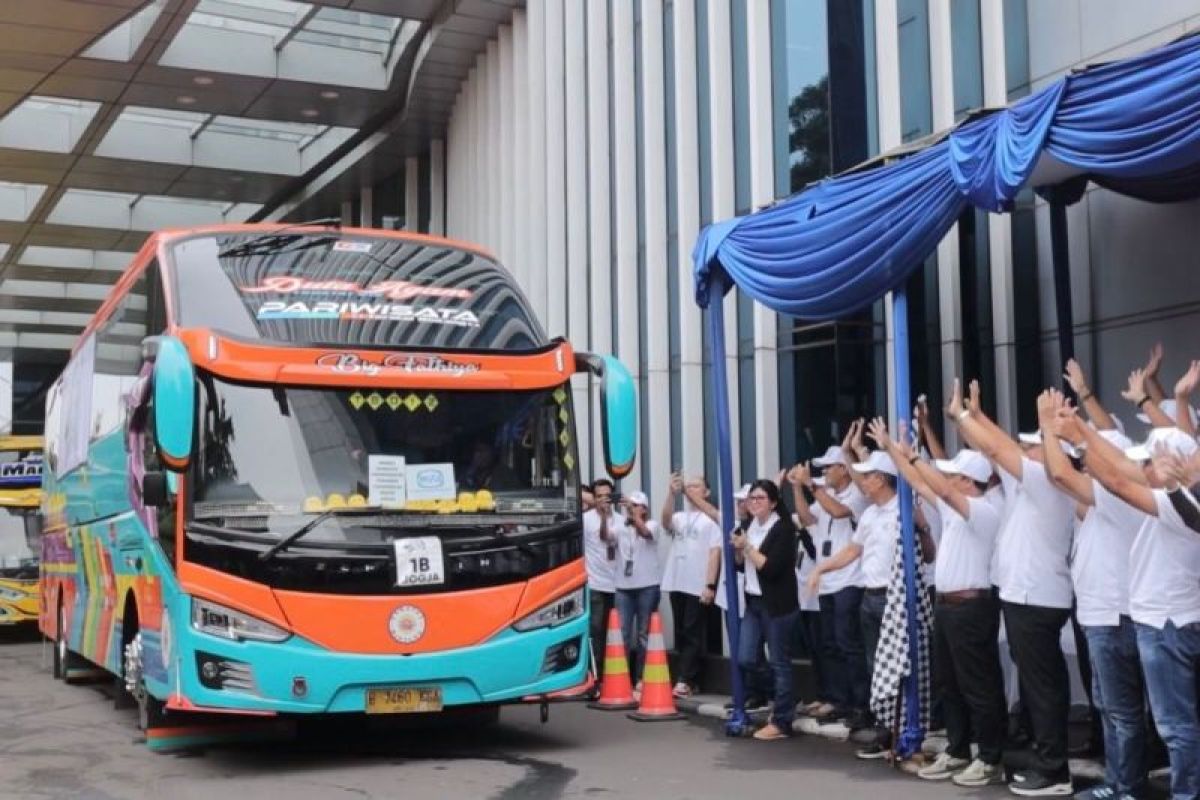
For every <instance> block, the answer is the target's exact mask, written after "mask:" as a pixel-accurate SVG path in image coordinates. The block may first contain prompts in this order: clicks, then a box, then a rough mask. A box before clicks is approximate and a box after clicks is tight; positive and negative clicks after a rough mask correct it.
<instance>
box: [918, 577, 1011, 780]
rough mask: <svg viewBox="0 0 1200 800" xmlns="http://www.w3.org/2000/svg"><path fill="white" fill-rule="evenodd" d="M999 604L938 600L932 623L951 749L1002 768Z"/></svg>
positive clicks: (1005, 720) (982, 600)
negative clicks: (973, 752)
mask: <svg viewBox="0 0 1200 800" xmlns="http://www.w3.org/2000/svg"><path fill="white" fill-rule="evenodd" d="M999 633H1000V606H999V604H998V603H997V602H996V601H995V600H994V599H993V598H992V596H991V594H990V593H989V594H988V595H986V596H984V597H981V598H979V599H975V600H967V601H964V602H961V603H958V602H946V601H942V602H939V603H938V605H937V611H936V612H935V615H934V624H933V660H934V664H935V665H936V669H937V674H938V676H939V677H940V679H941V689H942V713H943V715H944V716H945V720H946V735H947V737H948V738H949V740H950V746H949V747H948V748H947V751H946V752H948V753H949V754H950V755H952V756H954V757H955V758H966V759H970V758H971V742H972V741H975V742H977V743H978V744H979V759H980V760H981V761H983V762H984V763H985V764H999V763H1000V759H1001V756H1002V755H1003V748H1004V736H1005V733H1006V732H1007V729H1008V724H1007V723H1008V707H1007V705H1006V703H1005V699H1004V674H1003V672H1001V669H1000V645H999V643H998V642H997V640H996V637H997V636H998V635H999Z"/></svg>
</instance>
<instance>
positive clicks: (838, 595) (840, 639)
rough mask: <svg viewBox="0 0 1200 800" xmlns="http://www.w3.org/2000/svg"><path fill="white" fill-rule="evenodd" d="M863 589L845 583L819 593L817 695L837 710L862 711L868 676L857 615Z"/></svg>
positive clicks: (867, 690)
mask: <svg viewBox="0 0 1200 800" xmlns="http://www.w3.org/2000/svg"><path fill="white" fill-rule="evenodd" d="M862 598H863V590H862V587H859V586H848V587H846V588H845V589H842V590H841V591H839V592H834V593H833V594H823V595H821V675H822V677H823V678H824V681H823V682H822V685H821V699H822V700H824V701H825V702H827V703H831V704H833V705H834V706H835V707H836V708H837V710H838V711H841V712H849V711H859V710H861V711H865V710H866V709H867V703H868V700H870V695H871V679H870V676H868V675H867V661H866V656H865V655H864V653H863V642H862V625H861V624H860V622H859V619H858V613H859V606H860V605H862Z"/></svg>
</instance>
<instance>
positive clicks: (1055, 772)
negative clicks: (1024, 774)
mask: <svg viewBox="0 0 1200 800" xmlns="http://www.w3.org/2000/svg"><path fill="white" fill-rule="evenodd" d="M1003 608H1004V627H1005V630H1006V631H1007V632H1008V648H1009V651H1010V652H1011V653H1012V659H1013V662H1014V663H1015V664H1016V665H1017V672H1018V673H1020V675H1021V689H1022V692H1023V694H1024V702H1025V703H1026V704H1027V705H1028V707H1029V718H1030V721H1031V722H1032V723H1033V754H1034V757H1033V761H1032V762H1031V764H1030V766H1031V767H1032V768H1033V769H1035V770H1037V771H1038V772H1041V773H1043V774H1045V775H1046V776H1047V777H1049V778H1052V779H1061V778H1066V777H1068V776H1069V774H1070V771H1069V770H1068V768H1067V714H1068V712H1069V711H1070V704H1071V684H1070V679H1069V678H1068V676H1067V660H1066V659H1065V658H1064V657H1063V652H1062V647H1061V646H1060V645H1059V636H1060V634H1061V632H1062V627H1063V625H1066V624H1067V620H1069V619H1070V618H1071V610H1070V609H1067V608H1047V607H1044V606H1031V605H1024V604H1021V603H1007V602H1006V603H1003Z"/></svg>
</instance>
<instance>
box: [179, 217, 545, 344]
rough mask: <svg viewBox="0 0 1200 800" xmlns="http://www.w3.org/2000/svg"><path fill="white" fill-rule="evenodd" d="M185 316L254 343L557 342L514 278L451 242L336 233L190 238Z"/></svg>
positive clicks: (184, 273)
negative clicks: (452, 244)
mask: <svg viewBox="0 0 1200 800" xmlns="http://www.w3.org/2000/svg"><path fill="white" fill-rule="evenodd" d="M171 258H172V261H171V263H172V266H173V273H174V275H175V292H176V297H177V298H178V304H177V305H178V312H179V318H180V324H181V325H183V326H185V327H210V328H213V329H216V330H219V331H222V332H224V333H227V334H230V335H233V336H238V337H241V338H248V339H266V340H271V341H280V342H295V343H300V344H319V345H351V346H360V347H385V346H386V347H395V346H397V345H401V346H412V347H425V348H433V349H438V350H491V349H496V350H515V351H528V350H535V349H539V348H541V347H543V346H545V345H547V344H548V340H547V338H546V335H545V333H543V331H542V329H541V327H540V326H539V325H538V323H537V321H536V320H535V319H534V316H533V313H532V311H531V309H530V307H529V303H528V301H527V300H526V299H525V297H524V296H523V295H522V294H521V292H520V290H519V289H518V288H517V286H516V284H515V282H514V281H513V280H512V278H511V276H509V275H508V273H507V272H505V271H504V270H503V269H502V268H501V267H499V266H498V265H496V264H495V263H493V262H492V261H489V260H488V259H486V258H484V257H483V256H480V255H478V254H476V253H472V252H470V251H467V250H461V249H458V248H455V247H451V246H449V245H440V244H429V243H425V242H414V241H410V240H405V239H400V238H389V237H382V236H379V237H370V236H362V235H355V236H346V237H343V236H342V235H341V234H337V233H332V232H315V233H288V232H280V233H279V234H277V235H270V236H267V237H265V238H264V237H263V236H262V234H257V235H255V234H254V233H236V234H220V235H211V234H210V235H201V236H196V237H192V238H189V239H185V240H183V241H181V242H179V243H178V244H176V245H175V246H174V248H173V249H172V250H171Z"/></svg>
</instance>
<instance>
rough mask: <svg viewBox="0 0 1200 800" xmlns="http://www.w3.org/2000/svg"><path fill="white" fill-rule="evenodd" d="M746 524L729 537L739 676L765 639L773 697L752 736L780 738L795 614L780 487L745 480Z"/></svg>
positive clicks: (790, 537) (788, 726)
mask: <svg viewBox="0 0 1200 800" xmlns="http://www.w3.org/2000/svg"><path fill="white" fill-rule="evenodd" d="M746 508H747V510H748V511H749V512H750V515H751V520H750V524H749V525H748V526H747V527H746V528H745V530H744V531H742V530H738V531H734V533H733V534H732V537H731V541H732V543H733V549H734V557H735V559H736V561H737V565H738V569H742V570H745V574H746V590H745V591H746V613H745V615H744V616H743V617H742V627H741V635H740V637H739V639H738V652H737V657H738V666H739V667H740V668H741V670H742V673H743V674H749V673H752V672H753V671H754V670H755V669H757V668H758V663H759V662H758V654H759V652H760V650H761V648H762V644H763V642H764V641H765V642H766V645H767V651H768V652H767V655H768V661H769V663H770V670H771V678H772V681H773V686H774V698H773V703H772V707H771V720H770V722H768V723H767V724H766V725H765V726H763V727H762V728H760V729H759V730H758V731H756V732H755V734H754V738H755V739H763V740H771V739H783V738H785V737H787V736H790V735H791V732H792V719H793V718H794V717H795V715H796V698H795V693H794V692H793V690H792V652H791V635H792V628H793V627H794V626H795V622H796V616H797V615H798V614H799V613H800V603H799V597H798V593H797V590H796V541H797V540H796V526H795V525H794V524H793V523H792V515H791V514H790V513H788V510H787V508H786V506H784V505H783V503H782V502H781V501H780V497H779V487H778V486H776V485H775V484H774V483H773V482H772V481H769V480H765V479H759V480H756V481H755V482H754V483H752V484H750V494H749V495H748V496H747V498H746Z"/></svg>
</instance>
